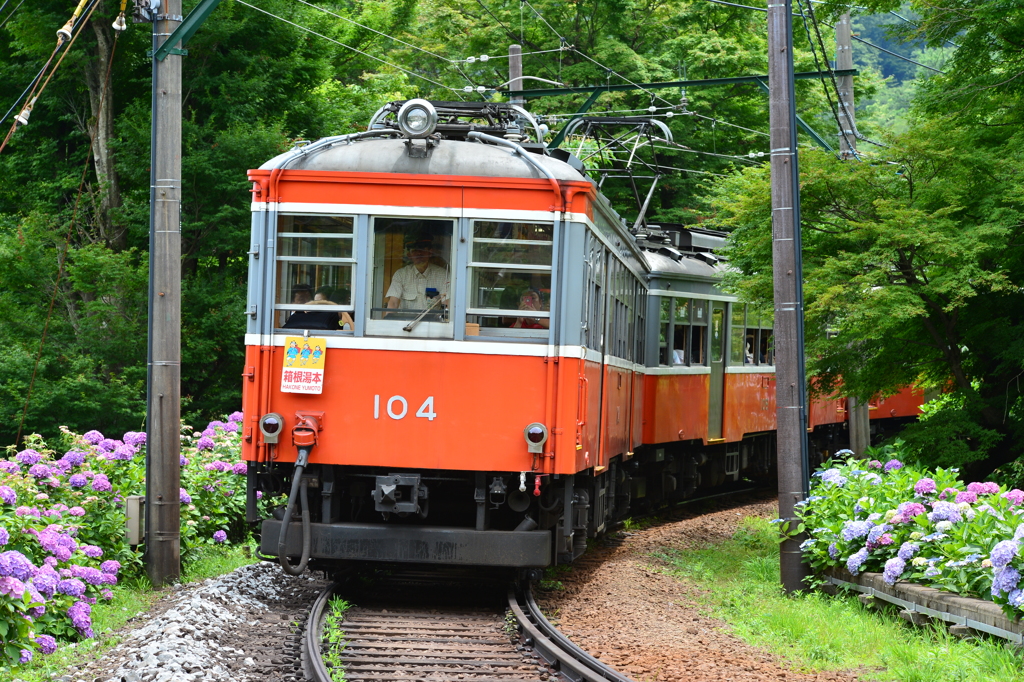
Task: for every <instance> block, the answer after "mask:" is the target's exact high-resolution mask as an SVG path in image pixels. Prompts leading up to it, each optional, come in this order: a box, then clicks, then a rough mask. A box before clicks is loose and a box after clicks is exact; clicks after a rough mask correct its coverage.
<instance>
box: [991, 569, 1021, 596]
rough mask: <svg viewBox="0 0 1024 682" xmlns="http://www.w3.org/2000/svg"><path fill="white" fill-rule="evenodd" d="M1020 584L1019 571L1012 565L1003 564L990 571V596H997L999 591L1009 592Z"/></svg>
mask: <svg viewBox="0 0 1024 682" xmlns="http://www.w3.org/2000/svg"><path fill="white" fill-rule="evenodd" d="M1018 584H1020V573H1019V572H1018V571H1017V569H1016V568H1014V567H1013V566H1003V567H1002V568H997V569H996V570H995V571H993V572H992V596H993V597H998V596H999V594H1000V593H1001V592H1006V593H1010V592H1013V591H1014V590H1015V589H1017V585H1018Z"/></svg>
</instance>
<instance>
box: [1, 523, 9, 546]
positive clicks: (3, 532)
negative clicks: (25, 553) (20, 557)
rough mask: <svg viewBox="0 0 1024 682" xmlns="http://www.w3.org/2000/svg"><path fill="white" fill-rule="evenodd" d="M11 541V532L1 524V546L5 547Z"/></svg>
mask: <svg viewBox="0 0 1024 682" xmlns="http://www.w3.org/2000/svg"><path fill="white" fill-rule="evenodd" d="M10 541H11V534H10V533H8V532H7V529H6V528H4V527H3V526H0V547H3V546H4V545H6V544H7V543H8V542H10Z"/></svg>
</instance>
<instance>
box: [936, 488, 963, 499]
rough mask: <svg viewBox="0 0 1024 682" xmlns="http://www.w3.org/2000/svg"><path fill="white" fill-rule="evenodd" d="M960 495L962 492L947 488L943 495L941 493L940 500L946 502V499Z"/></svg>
mask: <svg viewBox="0 0 1024 682" xmlns="http://www.w3.org/2000/svg"><path fill="white" fill-rule="evenodd" d="M959 494H960V491H959V490H957V489H956V488H946V489H944V490H943V491H942V492H941V493H939V499H940V500H945V499H947V498H950V497H956V496H957V495H959Z"/></svg>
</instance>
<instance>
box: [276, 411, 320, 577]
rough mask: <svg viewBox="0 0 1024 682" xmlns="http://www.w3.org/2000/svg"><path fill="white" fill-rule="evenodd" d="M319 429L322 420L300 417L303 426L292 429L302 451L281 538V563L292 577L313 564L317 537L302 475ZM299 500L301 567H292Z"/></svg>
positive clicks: (278, 555) (299, 564)
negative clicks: (291, 549) (292, 540)
mask: <svg viewBox="0 0 1024 682" xmlns="http://www.w3.org/2000/svg"><path fill="white" fill-rule="evenodd" d="M319 430H320V423H319V421H318V420H317V419H316V418H315V417H311V416H308V415H302V416H300V418H299V423H298V424H296V425H295V428H293V429H292V443H293V444H294V445H295V447H296V448H297V450H298V457H296V459H295V468H294V469H292V490H291V493H290V494H289V495H288V505H287V506H286V507H285V509H284V518H283V519H282V520H281V534H280V536H278V539H277V561H278V563H280V564H281V568H283V569H284V572H285V573H287V574H288V575H301V574H302V572H303V571H305V570H306V566H307V565H308V564H309V555H310V553H311V549H312V540H313V538H312V533H311V532H310V520H309V493H308V482H307V481H306V479H305V478H304V477H303V475H302V473H303V471H305V469H306V467H307V466H309V453H310V452H312V450H313V446H314V445H316V441H317V432H318V431H319ZM296 497H297V498H299V500H298V501H299V504H300V506H301V509H302V557H301V558H300V559H299V563H298V564H297V565H295V566H292V564H291V562H289V561H288V555H287V552H286V548H287V547H288V531H289V530H290V528H291V521H292V511H293V510H294V509H295V502H296Z"/></svg>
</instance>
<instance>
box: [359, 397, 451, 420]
mask: <svg viewBox="0 0 1024 682" xmlns="http://www.w3.org/2000/svg"><path fill="white" fill-rule="evenodd" d="M384 409H385V411H386V412H387V413H388V416H389V417H391V418H392V419H404V418H405V415H407V414H409V401H408V400H406V399H405V397H403V396H400V395H393V396H391V397H390V398H388V400H387V402H386V403H385V404H384ZM416 416H417V417H422V418H424V419H427V420H429V421H434V418H435V417H436V416H437V413H436V412H434V396H432V395H430V396H427V399H426V400H424V401H423V404H422V405H420V407H419V409H418V410H416ZM373 418H374V419H380V396H379V395H375V396H373Z"/></svg>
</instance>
